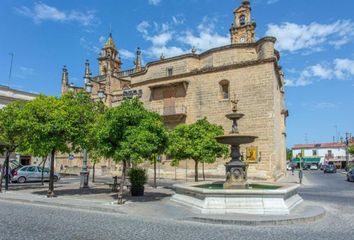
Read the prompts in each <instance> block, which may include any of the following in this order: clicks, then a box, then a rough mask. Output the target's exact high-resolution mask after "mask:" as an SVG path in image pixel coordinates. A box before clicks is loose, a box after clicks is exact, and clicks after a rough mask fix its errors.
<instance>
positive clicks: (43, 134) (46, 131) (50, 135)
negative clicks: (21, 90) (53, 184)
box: [20, 95, 72, 156]
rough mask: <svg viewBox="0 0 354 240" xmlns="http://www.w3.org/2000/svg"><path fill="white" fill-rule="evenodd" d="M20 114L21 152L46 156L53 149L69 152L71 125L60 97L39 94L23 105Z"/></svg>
mask: <svg viewBox="0 0 354 240" xmlns="http://www.w3.org/2000/svg"><path fill="white" fill-rule="evenodd" d="M22 114H23V115H22V117H23V118H22V119H23V121H22V126H21V127H22V129H23V142H22V144H21V146H20V149H21V151H22V152H26V153H30V154H32V155H34V156H47V155H48V154H49V153H51V152H52V151H53V150H54V151H60V152H69V148H68V142H69V139H70V138H69V134H68V133H69V130H70V129H71V128H72V127H71V126H70V125H69V124H70V123H69V122H68V121H67V113H66V112H65V110H64V106H63V104H62V101H60V99H58V98H57V97H47V96H44V95H40V96H38V97H37V98H35V99H34V100H32V101H30V102H28V103H27V104H26V105H25V108H24V111H23V112H22Z"/></svg>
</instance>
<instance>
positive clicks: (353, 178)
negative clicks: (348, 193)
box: [347, 168, 354, 182]
mask: <svg viewBox="0 0 354 240" xmlns="http://www.w3.org/2000/svg"><path fill="white" fill-rule="evenodd" d="M347 180H348V182H354V168H353V169H352V170H350V171H349V172H348V173H347Z"/></svg>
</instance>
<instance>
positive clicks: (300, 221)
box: [181, 208, 326, 226]
mask: <svg viewBox="0 0 354 240" xmlns="http://www.w3.org/2000/svg"><path fill="white" fill-rule="evenodd" d="M325 216H326V211H325V210H324V209H323V208H320V211H319V212H318V213H316V214H313V215H310V216H306V217H298V218H296V217H295V218H288V219H286V218H284V219H268V220H267V219H265V220H241V219H218V218H211V217H210V218H208V217H190V218H184V219H181V220H184V221H193V222H199V223H209V224H220V225H243V226H262V225H273V226H277V225H291V224H305V223H314V222H317V221H319V220H321V219H322V218H324V217H325ZM239 218H240V217H239Z"/></svg>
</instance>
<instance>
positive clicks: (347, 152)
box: [345, 133, 349, 166]
mask: <svg viewBox="0 0 354 240" xmlns="http://www.w3.org/2000/svg"><path fill="white" fill-rule="evenodd" d="M345 161H346V165H345V166H348V165H349V133H346V134H345Z"/></svg>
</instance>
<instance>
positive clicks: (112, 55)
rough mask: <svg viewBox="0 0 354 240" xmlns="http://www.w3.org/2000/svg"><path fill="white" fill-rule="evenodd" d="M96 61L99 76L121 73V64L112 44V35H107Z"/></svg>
mask: <svg viewBox="0 0 354 240" xmlns="http://www.w3.org/2000/svg"><path fill="white" fill-rule="evenodd" d="M98 61H99V66H100V75H106V74H108V73H111V74H113V73H115V72H120V71H121V65H122V62H121V59H120V57H119V52H118V50H117V48H116V45H115V43H114V40H113V37H112V33H110V34H109V36H108V39H107V41H106V43H105V45H104V47H103V48H102V50H101V53H100V56H99V58H98Z"/></svg>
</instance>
